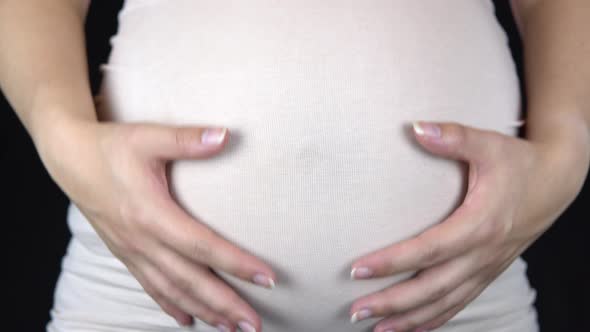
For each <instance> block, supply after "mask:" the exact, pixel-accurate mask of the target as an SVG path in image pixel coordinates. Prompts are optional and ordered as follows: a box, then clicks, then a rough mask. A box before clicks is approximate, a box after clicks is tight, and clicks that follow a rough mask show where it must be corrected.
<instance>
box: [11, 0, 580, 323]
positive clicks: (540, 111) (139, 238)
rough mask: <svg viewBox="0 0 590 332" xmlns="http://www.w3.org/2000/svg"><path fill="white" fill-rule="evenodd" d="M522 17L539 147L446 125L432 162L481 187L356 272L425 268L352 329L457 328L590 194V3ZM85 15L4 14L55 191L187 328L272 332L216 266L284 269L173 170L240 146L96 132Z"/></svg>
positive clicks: (122, 126) (192, 133) (366, 300)
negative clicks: (221, 228)
mask: <svg viewBox="0 0 590 332" xmlns="http://www.w3.org/2000/svg"><path fill="white" fill-rule="evenodd" d="M515 8H516V10H515V11H516V12H517V14H518V18H519V20H520V22H521V27H522V31H523V36H524V42H525V58H526V59H525V63H526V81H527V96H528V97H527V98H528V101H529V108H530V109H529V110H528V114H529V116H528V118H527V120H526V121H527V127H526V128H527V135H526V138H525V139H521V138H516V137H511V136H505V135H502V134H499V133H497V132H493V131H485V130H481V129H477V128H472V127H467V126H463V125H461V124H459V123H439V125H440V127H441V129H442V138H440V139H438V140H437V139H432V138H427V137H425V136H420V135H416V139H417V141H418V142H419V143H420V145H421V146H423V147H424V148H425V149H426V150H427V151H430V152H431V153H434V154H437V155H440V156H442V157H448V158H454V159H458V160H463V161H465V162H467V163H469V168H470V174H469V184H470V186H469V188H470V189H469V192H468V195H467V196H466V198H465V201H464V203H463V204H462V205H461V206H460V207H459V208H458V209H457V210H456V211H455V212H454V213H453V214H452V215H451V216H449V218H447V219H446V220H444V221H443V222H441V224H440V225H437V226H435V227H433V228H431V229H429V230H427V231H426V232H424V233H423V234H420V235H419V236H417V237H415V238H412V239H408V240H407V241H403V242H400V243H396V244H393V245H391V246H389V247H386V248H383V249H381V250H379V251H376V252H373V253H368V254H366V255H365V256H362V257H359V259H357V260H356V261H355V262H354V263H353V264H352V267H361V266H368V267H371V268H372V269H373V270H374V271H375V274H374V277H379V276H385V275H391V274H396V273H400V272H402V271H407V270H420V271H419V272H418V273H417V274H416V276H415V277H414V278H411V279H409V280H407V281H404V282H401V283H398V284H396V285H393V286H392V287H390V288H387V289H385V290H383V291H381V292H378V293H375V294H368V295H367V296H365V297H362V298H359V299H357V300H356V301H355V302H354V303H353V305H352V306H351V311H350V314H351V315H352V314H353V313H354V312H355V311H357V310H358V309H360V308H361V307H363V306H368V307H370V308H371V309H372V310H373V312H374V315H375V316H382V317H384V319H383V320H381V321H380V322H379V323H378V324H377V326H376V327H375V331H378V332H383V331H385V330H386V329H388V328H391V327H394V328H395V329H396V331H405V330H407V331H410V330H413V329H419V328H422V329H433V328H435V327H438V326H441V325H442V324H444V323H445V322H446V321H448V320H449V319H450V318H452V317H453V316H454V315H455V314H456V313H457V312H459V311H460V310H461V309H462V308H463V307H464V306H465V305H467V304H468V303H469V302H470V301H472V300H473V299H474V298H475V297H476V296H477V295H478V294H479V293H480V292H481V291H482V290H483V289H485V287H487V285H489V283H490V282H492V281H493V280H494V279H495V278H496V277H497V276H498V275H499V273H501V272H502V271H503V270H504V269H506V268H507V267H508V266H509V264H510V263H511V262H512V261H513V260H514V259H515V258H516V257H518V255H519V254H520V253H521V252H522V251H524V249H525V248H527V247H528V246H529V245H530V244H531V243H533V242H534V241H535V240H536V239H537V238H538V237H539V236H540V235H541V234H542V233H543V232H544V231H545V230H546V229H547V228H548V227H550V225H551V224H552V222H554V221H555V219H556V218H557V217H558V216H559V215H560V214H561V213H562V212H563V211H564V210H565V209H566V207H567V206H568V205H569V204H571V202H572V201H573V200H574V198H575V197H576V196H577V195H578V193H579V191H580V189H581V186H582V184H583V182H584V180H585V177H586V175H587V170H588V167H589V164H590V121H589V119H590V112H589V110H588V108H589V107H590V101H589V100H588V99H589V98H590V91H588V87H587V84H585V82H588V81H590V65H589V63H588V60H587V59H590V57H589V55H590V54H589V44H588V40H587V39H586V40H585V39H584V38H585V31H589V30H590V26H589V24H590V23H589V22H590V8H589V6H588V4H587V2H586V1H585V0H562V1H559V2H557V1H552V0H548V1H540V0H539V1H526V2H518V3H516V5H515ZM87 10H88V1H86V0H55V1H51V2H49V1H45V0H28V1H23V0H0V88H2V90H3V92H4V94H5V95H6V97H7V98H8V100H9V102H10V104H11V105H12V107H13V108H14V110H15V112H16V113H17V115H18V116H19V118H20V120H21V122H22V123H23V125H24V126H25V128H26V130H27V132H28V133H29V134H30V136H31V139H32V140H33V142H34V144H35V147H36V149H37V151H38V153H39V156H40V157H41V160H42V161H43V163H44V165H45V167H46V168H47V170H48V172H49V174H50V175H51V177H52V178H53V179H54V181H55V182H56V183H57V184H58V185H59V186H60V188H61V189H62V190H63V191H64V192H65V193H66V194H67V195H68V197H70V199H72V201H73V202H75V203H76V204H77V205H78V207H79V208H80V210H81V211H82V213H84V215H85V216H86V217H87V218H88V220H89V221H90V222H91V224H92V226H93V227H94V228H95V229H96V231H97V233H98V234H99V236H100V237H101V238H102V239H103V240H104V242H105V243H106V244H107V246H108V247H109V248H110V249H111V251H112V252H113V254H114V255H115V256H117V257H118V258H119V259H120V260H121V261H122V262H123V263H124V264H125V265H126V266H127V267H128V269H129V271H130V272H131V273H132V274H133V275H134V276H135V277H136V278H137V279H138V281H139V282H140V283H141V285H142V286H143V287H144V289H145V290H146V292H147V293H148V294H150V296H152V298H154V300H155V301H156V302H157V303H158V304H159V305H160V306H161V307H162V309H163V310H164V311H165V312H166V313H168V314H169V315H170V316H172V317H174V318H175V319H176V320H177V321H178V322H179V324H190V323H192V321H193V319H192V317H191V316H195V317H199V318H200V319H202V320H204V321H206V322H207V323H208V324H211V325H216V324H217V323H225V324H226V325H227V326H228V327H229V330H230V331H235V329H236V327H237V323H238V322H239V321H242V320H246V321H249V322H250V323H251V325H252V326H253V327H254V328H255V329H256V330H257V331H261V330H262V325H261V320H260V317H259V316H258V315H257V313H256V312H255V311H254V310H253V308H252V307H251V306H250V305H249V304H248V303H246V302H245V301H244V300H243V299H241V298H239V297H238V296H237V295H236V294H235V292H234V291H233V290H232V289H231V288H230V287H229V286H228V285H226V284H224V283H223V282H222V280H221V279H219V278H217V277H216V275H215V274H213V273H212V272H211V271H210V270H209V269H208V267H215V268H218V269H221V270H224V271H226V272H228V273H231V274H233V275H235V276H237V277H239V278H242V279H244V280H252V277H253V276H254V274H255V273H256V272H262V273H264V274H266V275H268V276H270V277H271V278H272V279H274V280H275V281H276V275H275V273H274V271H273V270H272V269H271V267H270V266H268V265H267V264H266V263H265V262H263V261H261V260H260V259H259V258H257V257H255V256H253V255H251V254H249V253H247V252H245V251H244V250H243V249H241V248H238V247H236V246H235V245H234V244H231V243H229V242H227V241H226V240H224V239H223V238H222V237H220V236H219V235H218V234H216V233H215V232H214V231H213V230H211V229H208V228H207V227H206V226H205V225H204V224H203V223H201V222H199V221H198V220H195V219H194V218H193V217H191V216H189V215H188V214H186V212H185V211H183V210H182V209H181V208H180V207H179V206H178V205H177V204H176V203H175V202H174V200H173V199H172V198H171V197H170V195H169V191H168V187H167V181H166V177H165V168H166V164H167V162H169V161H171V160H178V159H189V158H190V159H200V158H209V157H213V156H214V155H215V154H217V153H219V152H221V150H222V149H223V146H224V145H225V144H226V142H227V140H228V136H226V137H225V138H224V139H223V140H222V141H221V143H220V144H218V145H214V146H205V145H204V144H201V143H199V137H200V136H201V134H202V132H203V131H204V129H205V126H186V127H172V126H164V125H158V124H148V123H113V122H98V121H97V118H96V113H95V109H94V105H93V101H92V96H91V92H90V87H89V82H88V76H87V68H86V54H85V48H84V31H83V23H84V19H85V16H86V13H87ZM548 23H551V24H548ZM39 54H42V55H43V56H39ZM422 124H424V125H425V124H426V123H422ZM228 134H229V133H228ZM244 330H247V329H246V328H244Z"/></svg>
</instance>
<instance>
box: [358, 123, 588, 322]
mask: <svg viewBox="0 0 590 332" xmlns="http://www.w3.org/2000/svg"><path fill="white" fill-rule="evenodd" d="M419 124H420V125H421V126H420V127H421V128H422V130H420V129H419V128H415V132H416V138H417V140H418V142H419V143H420V145H421V146H422V147H424V148H425V149H426V150H428V151H430V152H431V153H434V154H436V155H440V156H443V157H446V158H451V159H457V160H462V161H465V162H467V163H468V164H469V180H468V190H467V194H466V196H465V198H464V201H463V202H462V204H461V205H460V206H459V207H458V208H457V209H456V210H454V211H453V213H452V214H451V215H450V216H449V217H447V218H446V219H445V220H444V221H443V222H441V223H440V224H437V225H435V226H433V227H431V228H429V229H427V230H426V231H424V232H423V233H421V234H419V235H417V236H415V237H413V238H411V239H408V240H404V241H401V242H399V243H395V244H393V245H391V246H388V247H385V248H382V249H379V250H377V251H374V252H372V253H370V254H367V255H365V256H363V257H361V258H359V259H357V260H356V261H355V262H354V263H353V264H352V268H353V271H351V277H352V278H353V279H366V278H373V277H381V276H388V275H393V274H398V273H401V272H404V271H417V273H416V274H415V275H414V276H413V277H412V278H409V279H407V280H403V281H402V282H399V283H396V284H394V285H393V286H391V287H389V288H385V289H383V290H380V291H378V292H375V293H372V294H369V295H367V296H364V297H362V298H359V299H357V300H355V301H354V303H353V304H352V306H351V309H350V315H351V321H352V322H355V321H357V320H360V319H364V318H366V317H367V316H366V313H367V312H366V311H362V309H363V308H367V309H369V310H370V317H383V318H384V319H382V320H381V321H379V322H378V323H377V324H376V326H375V328H374V330H373V331H374V332H385V331H388V330H390V329H392V330H394V331H395V332H401V331H428V330H431V329H434V328H437V327H440V326H441V325H443V324H444V323H446V322H447V321H448V320H450V319H451V318H452V317H454V316H455V315H456V314H457V313H458V312H459V311H461V310H462V309H463V308H464V307H465V306H466V305H467V304H469V303H470V302H471V301H473V300H474V299H475V298H476V297H477V296H478V295H479V294H480V293H481V292H482V291H483V290H484V289H485V288H486V287H487V286H488V285H489V284H490V283H491V282H492V281H493V280H494V279H496V277H498V275H500V274H501V273H502V272H503V271H504V270H505V269H506V268H508V266H510V264H511V263H512V262H513V261H514V260H515V259H516V258H517V257H518V256H519V255H520V254H521V253H522V252H523V251H524V250H525V249H526V248H528V247H529V246H530V245H531V244H532V243H533V242H534V241H535V240H536V239H537V238H538V237H539V236H540V235H541V234H542V233H543V232H544V231H546V230H547V229H548V228H549V227H550V226H551V225H552V224H553V222H554V221H555V220H556V219H557V218H558V217H559V215H561V214H562V213H563V212H564V211H565V209H566V208H567V207H568V206H569V205H570V204H571V203H572V202H573V200H574V199H575V197H576V196H577V195H578V194H579V191H580V190H581V187H582V185H583V183H584V180H585V177H586V174H587V171H588V162H587V160H586V159H584V162H583V163H582V162H580V157H579V156H580V155H584V156H587V155H588V152H586V151H582V152H581V151H577V152H576V151H575V149H574V148H573V147H566V146H564V145H567V144H549V143H547V142H544V143H543V144H541V143H539V142H532V141H529V140H526V139H522V138H519V137H515V136H508V135H504V134H502V133H499V132H496V131H492V130H485V129H480V128H474V127H468V126H465V125H461V124H458V123H455V122H446V123H442V122H438V123H433V122H423V121H420V122H419ZM428 124H437V125H438V127H439V128H440V130H439V131H438V132H439V133H441V134H442V135H441V136H440V137H433V136H428V135H421V134H420V133H421V132H422V133H432V132H436V130H431V129H429V128H428ZM576 153H577V154H576ZM362 267H366V268H368V269H370V270H371V271H372V272H370V273H371V275H370V276H365V277H362V276H361V275H362V274H363V270H364V271H365V274H367V270H366V269H362ZM353 274H354V276H353ZM355 313H356V314H355Z"/></svg>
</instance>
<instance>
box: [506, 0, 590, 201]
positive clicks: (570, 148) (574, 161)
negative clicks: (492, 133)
mask: <svg viewBox="0 0 590 332" xmlns="http://www.w3.org/2000/svg"><path fill="white" fill-rule="evenodd" d="M511 5H512V8H513V12H514V16H515V19H516V21H517V22H520V23H519V28H520V30H521V35H522V40H523V51H524V72H525V73H524V76H525V82H526V84H525V86H526V95H527V102H528V110H527V111H528V116H527V117H528V118H527V123H528V124H527V127H526V138H527V139H528V140H530V141H532V142H535V143H542V144H543V145H545V146H548V147H551V150H553V151H554V153H552V154H550V155H551V162H549V164H552V165H553V166H552V168H554V169H559V168H560V167H561V169H565V168H568V169H570V170H571V172H570V173H571V176H569V177H567V178H563V177H561V178H560V179H557V178H555V179H553V181H555V184H556V185H558V186H559V187H561V188H572V189H574V190H579V189H580V188H581V186H582V185H583V183H584V177H585V176H586V174H587V171H588V165H589V163H590V36H588V31H590V3H589V2H588V1H586V0H563V1H553V0H511ZM558 163H559V164H558ZM564 181H565V182H567V181H570V182H569V183H564Z"/></svg>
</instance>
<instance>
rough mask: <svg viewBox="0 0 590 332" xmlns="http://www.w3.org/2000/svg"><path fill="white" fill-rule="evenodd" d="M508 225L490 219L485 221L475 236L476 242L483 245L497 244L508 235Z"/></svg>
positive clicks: (498, 220)
mask: <svg viewBox="0 0 590 332" xmlns="http://www.w3.org/2000/svg"><path fill="white" fill-rule="evenodd" d="M510 228H511V227H510V225H509V224H508V223H504V222H502V220H500V219H490V220H487V221H485V222H484V223H483V224H482V225H481V226H480V227H479V228H478V231H477V234H476V240H477V241H478V242H484V243H497V242H499V241H502V240H504V239H505V238H506V235H508V234H509V233H510Z"/></svg>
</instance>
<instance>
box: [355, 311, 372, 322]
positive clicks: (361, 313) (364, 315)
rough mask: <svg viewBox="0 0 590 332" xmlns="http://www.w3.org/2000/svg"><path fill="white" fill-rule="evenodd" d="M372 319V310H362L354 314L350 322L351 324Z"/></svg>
mask: <svg viewBox="0 0 590 332" xmlns="http://www.w3.org/2000/svg"><path fill="white" fill-rule="evenodd" d="M368 317H371V310H370V309H361V310H359V311H357V312H355V313H354V314H352V316H350V322H351V323H353V324H354V323H356V322H358V321H359V320H363V319H365V318H368Z"/></svg>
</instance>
